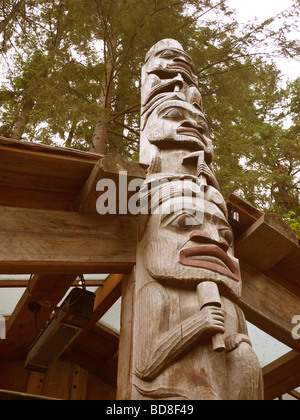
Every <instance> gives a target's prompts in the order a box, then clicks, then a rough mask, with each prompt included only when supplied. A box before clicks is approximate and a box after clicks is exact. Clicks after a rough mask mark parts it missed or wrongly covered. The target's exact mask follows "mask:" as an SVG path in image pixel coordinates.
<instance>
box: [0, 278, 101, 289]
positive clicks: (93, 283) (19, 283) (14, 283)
mask: <svg viewBox="0 0 300 420" xmlns="http://www.w3.org/2000/svg"><path fill="white" fill-rule="evenodd" d="M105 281H106V280H85V282H84V283H85V286H86V287H102V286H103V285H104V283H105ZM27 286H28V280H0V288H22V287H27ZM78 286H81V284H80V280H78V279H76V280H75V281H74V282H73V284H72V285H71V287H78Z"/></svg>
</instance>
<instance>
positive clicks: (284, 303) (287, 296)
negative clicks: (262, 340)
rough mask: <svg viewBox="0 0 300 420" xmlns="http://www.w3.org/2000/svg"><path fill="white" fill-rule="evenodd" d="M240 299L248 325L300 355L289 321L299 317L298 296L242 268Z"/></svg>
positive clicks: (292, 326) (244, 266)
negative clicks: (254, 326)
mask: <svg viewBox="0 0 300 420" xmlns="http://www.w3.org/2000/svg"><path fill="white" fill-rule="evenodd" d="M241 274H242V282H243V287H242V296H241V299H240V301H239V302H238V304H239V306H240V307H241V308H242V310H243V311H244V313H245V316H246V318H247V320H248V321H249V322H251V323H252V324H254V325H256V326H257V327H258V328H260V329H261V330H263V331H265V332H266V333H268V334H269V335H271V336H273V337H274V338H276V339H277V340H279V341H281V342H282V343H284V344H286V345H287V346H289V347H291V348H292V349H294V350H297V351H300V340H294V339H293V337H292V329H293V328H294V326H295V325H294V324H293V323H292V318H293V317H294V316H295V315H299V314H300V301H299V298H298V297H297V296H295V295H294V294H293V293H291V292H289V291H288V290H286V289H284V288H283V287H281V286H280V285H279V284H277V283H275V282H274V281H272V280H271V279H269V278H268V277H266V276H265V275H263V274H260V273H258V272H256V271H254V270H253V269H251V268H249V267H248V266H246V265H245V264H241Z"/></svg>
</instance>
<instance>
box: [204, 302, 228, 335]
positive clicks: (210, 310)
mask: <svg viewBox="0 0 300 420" xmlns="http://www.w3.org/2000/svg"><path fill="white" fill-rule="evenodd" d="M200 314H201V315H202V317H203V321H204V322H203V328H204V330H203V336H206V335H208V334H210V335H214V334H217V333H220V334H224V332H225V318H224V312H223V310H222V309H219V308H216V307H215V306H205V307H204V308H202V309H201V311H200Z"/></svg>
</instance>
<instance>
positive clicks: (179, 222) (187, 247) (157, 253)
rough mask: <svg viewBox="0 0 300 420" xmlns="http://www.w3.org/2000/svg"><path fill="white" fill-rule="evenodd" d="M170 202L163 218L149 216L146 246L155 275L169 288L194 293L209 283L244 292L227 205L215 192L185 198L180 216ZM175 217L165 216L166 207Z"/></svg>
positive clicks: (149, 264) (152, 272)
mask: <svg viewBox="0 0 300 420" xmlns="http://www.w3.org/2000/svg"><path fill="white" fill-rule="evenodd" d="M169 200H170V201H171V204H170V203H168V202H165V203H164V204H163V205H162V206H161V214H154V215H151V216H150V220H149V223H148V226H147V229H146V231H145V234H144V237H143V239H142V240H143V241H144V243H145V254H144V255H145V264H146V268H147V270H148V272H149V273H150V275H151V276H152V277H153V278H155V279H157V280H158V281H160V282H161V283H166V284H170V285H173V284H174V285H176V286H181V287H187V288H193V287H195V286H196V285H197V284H198V283H199V282H201V281H204V280H210V281H215V282H217V283H219V284H224V285H225V286H226V287H227V288H229V289H230V290H231V291H232V292H233V293H234V294H239V293H240V271H239V262H238V260H237V259H236V258H235V257H234V254H233V234H232V230H231V227H230V225H229V224H228V222H227V220H226V217H225V215H224V213H223V211H222V209H221V208H224V202H223V201H224V200H223V198H222V196H221V194H220V193H219V192H218V191H217V190H215V189H214V188H213V187H209V188H208V194H206V195H205V196H204V197H203V196H202V198H201V194H200V195H199V196H194V197H189V198H188V199H185V198H184V197H183V198H182V202H181V206H180V207H181V208H180V210H179V211H176V210H175V208H174V206H173V205H172V199H171V198H170V199H169ZM166 205H168V206H169V208H170V212H168V213H165V212H164V210H163V206H166Z"/></svg>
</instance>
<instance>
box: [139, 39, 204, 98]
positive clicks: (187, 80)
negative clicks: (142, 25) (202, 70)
mask: <svg viewBox="0 0 300 420" xmlns="http://www.w3.org/2000/svg"><path fill="white" fill-rule="evenodd" d="M197 86H198V78H197V76H196V69H195V65H194V63H193V60H192V59H191V58H190V56H189V55H188V54H186V53H185V52H184V51H183V49H182V46H181V45H180V44H179V43H178V42H177V41H175V40H172V39H165V40H162V41H160V42H158V43H157V44H155V45H154V46H153V47H152V48H151V49H150V51H149V52H148V54H147V55H146V60H145V64H144V66H143V70H142V106H146V105H147V104H149V102H150V103H151V104H152V103H153V102H155V101H156V100H157V98H160V97H161V96H166V95H168V94H170V92H180V93H181V94H182V95H183V97H182V100H186V101H188V102H190V103H193V102H196V103H197V104H198V105H199V106H202V99H201V95H200V92H199V91H198V89H197Z"/></svg>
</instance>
